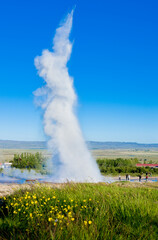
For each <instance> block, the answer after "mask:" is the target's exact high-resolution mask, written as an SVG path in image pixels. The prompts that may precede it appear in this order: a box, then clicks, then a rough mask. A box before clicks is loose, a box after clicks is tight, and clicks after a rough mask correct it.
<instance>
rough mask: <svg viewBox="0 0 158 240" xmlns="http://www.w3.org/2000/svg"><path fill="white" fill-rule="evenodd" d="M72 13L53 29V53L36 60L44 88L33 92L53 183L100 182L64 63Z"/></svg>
mask: <svg viewBox="0 0 158 240" xmlns="http://www.w3.org/2000/svg"><path fill="white" fill-rule="evenodd" d="M72 20H73V11H71V13H69V14H68V15H67V17H66V19H65V21H64V22H63V23H62V24H61V25H60V27H59V28H57V29H56V33H55V36H54V39H53V51H49V50H44V51H43V52H42V55H41V56H38V57H36V58H35V66H36V68H37V69H38V74H39V76H40V77H42V78H43V79H44V80H45V83H46V84H45V86H44V87H42V88H39V89H37V90H36V91H35V93H34V94H35V96H37V97H38V98H40V99H42V102H40V105H41V107H42V108H43V109H44V131H45V134H46V135H47V136H48V137H49V139H50V140H49V141H48V146H49V148H50V149H52V164H53V172H52V177H51V180H52V181H57V182H64V181H67V180H69V181H71V180H72V181H77V182H85V181H87V182H98V181H101V180H102V177H101V175H100V172H99V169H98V167H97V164H96V162H95V160H94V159H93V158H92V157H91V154H90V153H89V151H88V149H87V147H86V144H85V142H84V139H83V136H82V132H81V130H80V127H79V123H78V120H77V118H76V116H75V114H74V107H75V104H76V99H77V97H76V94H75V91H74V87H73V78H72V77H70V76H69V73H68V68H67V62H68V60H69V59H70V55H71V51H72V43H71V42H70V40H69V35H70V32H71V28H72Z"/></svg>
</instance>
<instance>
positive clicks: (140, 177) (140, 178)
mask: <svg viewBox="0 0 158 240" xmlns="http://www.w3.org/2000/svg"><path fill="white" fill-rule="evenodd" d="M149 176H150V177H151V173H147V172H146V176H145V179H146V182H147V181H148V178H149ZM130 178H131V176H130V175H129V174H126V181H130ZM138 178H139V182H141V180H142V175H141V174H140V175H139V176H138ZM119 181H121V176H119Z"/></svg>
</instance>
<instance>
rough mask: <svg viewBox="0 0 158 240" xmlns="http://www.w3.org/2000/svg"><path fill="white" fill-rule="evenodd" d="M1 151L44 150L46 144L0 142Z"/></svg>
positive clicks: (39, 142)
mask: <svg viewBox="0 0 158 240" xmlns="http://www.w3.org/2000/svg"><path fill="white" fill-rule="evenodd" d="M0 148H1V149H2V148H3V149H46V148H47V145H46V142H44V141H43V142H42V141H12V140H0Z"/></svg>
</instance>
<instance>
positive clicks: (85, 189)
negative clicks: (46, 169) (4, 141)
mask: <svg viewBox="0 0 158 240" xmlns="http://www.w3.org/2000/svg"><path fill="white" fill-rule="evenodd" d="M123 184H124V185H123ZM151 186H153V185H151ZM155 186H156V185H155ZM157 199H158V191H157V189H154V188H152V187H150V188H147V187H143V188H132V187H129V188H127V187H126V184H125V183H122V185H117V184H110V185H106V184H67V185H61V188H60V189H53V188H51V187H46V186H45V187H42V186H41V185H39V186H34V187H32V190H28V191H26V190H21V191H20V192H16V193H15V194H14V195H11V196H8V197H7V198H3V199H2V204H3V205H2V206H1V212H0V217H1V218H0V239H17V240H18V239H32V240H34V239H42V240H45V239H61V240H63V239H64V240H69V239H74V240H75V239H76V240H78V239H87V240H96V239H98V240H106V239H107V240H108V239H117V240H122V239H123V240H124V239H128V240H129V239H133V240H135V239H139V240H141V239H142V240H155V239H158V204H157Z"/></svg>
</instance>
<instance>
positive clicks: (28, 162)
mask: <svg viewBox="0 0 158 240" xmlns="http://www.w3.org/2000/svg"><path fill="white" fill-rule="evenodd" d="M11 162H12V167H15V168H28V169H38V170H41V169H42V168H43V167H45V162H46V158H44V157H43V155H42V154H41V153H39V152H36V153H35V154H32V153H21V154H14V158H13V160H12V161H11Z"/></svg>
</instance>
